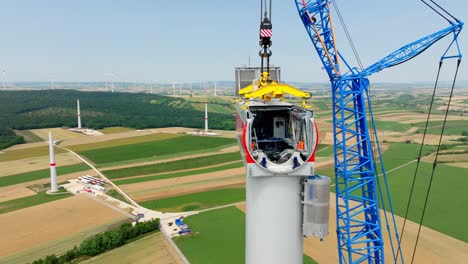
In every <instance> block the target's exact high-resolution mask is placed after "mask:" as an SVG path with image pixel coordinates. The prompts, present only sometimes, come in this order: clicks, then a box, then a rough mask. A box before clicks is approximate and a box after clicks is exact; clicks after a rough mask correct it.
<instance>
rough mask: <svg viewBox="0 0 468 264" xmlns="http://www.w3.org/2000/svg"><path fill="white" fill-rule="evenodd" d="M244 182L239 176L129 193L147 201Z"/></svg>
mask: <svg viewBox="0 0 468 264" xmlns="http://www.w3.org/2000/svg"><path fill="white" fill-rule="evenodd" d="M244 184H245V178H244V177H239V178H238V179H232V180H226V181H222V182H214V183H207V184H199V185H194V186H183V187H180V188H177V189H169V190H165V191H162V192H156V193H147V194H141V195H131V196H132V197H133V198H134V199H135V200H137V201H139V202H141V201H147V200H155V199H161V198H167V197H173V196H180V195H185V194H191V193H196V192H204V191H210V190H215V189H223V188H228V187H236V186H242V185H244Z"/></svg>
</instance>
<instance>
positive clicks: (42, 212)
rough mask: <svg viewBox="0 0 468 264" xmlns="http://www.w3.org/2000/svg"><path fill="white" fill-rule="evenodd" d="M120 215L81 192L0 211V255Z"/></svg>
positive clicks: (34, 245)
mask: <svg viewBox="0 0 468 264" xmlns="http://www.w3.org/2000/svg"><path fill="white" fill-rule="evenodd" d="M119 218H122V215H121V214H119V213H117V212H116V211H114V210H112V209H110V208H108V207H106V206H103V205H101V204H100V203H96V202H95V201H93V200H91V199H89V198H86V197H85V196H81V195H80V196H73V197H70V198H65V199H61V200H58V201H54V202H50V203H45V204H41V205H37V206H33V207H29V208H25V209H21V210H18V211H14V212H10V213H6V214H2V215H0V226H1V227H2V239H0V256H6V255H10V254H14V253H16V252H19V251H22V250H25V249H28V248H31V247H37V246H39V245H41V244H44V243H47V242H49V241H52V240H56V239H60V238H63V237H65V236H69V235H72V234H75V233H79V232H80V231H82V230H85V229H89V228H92V227H93V226H97V225H101V224H104V223H107V222H111V221H113V220H116V219H119Z"/></svg>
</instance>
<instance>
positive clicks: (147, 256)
mask: <svg viewBox="0 0 468 264" xmlns="http://www.w3.org/2000/svg"><path fill="white" fill-rule="evenodd" d="M80 263H81V264H91V263H92V264H108V263H121V264H146V263H154V264H179V263H182V261H180V260H179V258H178V256H177V255H176V254H175V252H174V250H173V249H172V247H171V246H170V245H169V243H168V242H167V241H165V238H164V237H163V235H162V234H161V233H155V234H150V235H148V236H145V237H144V238H141V239H138V240H137V241H134V242H131V243H129V244H127V245H124V246H122V247H119V248H117V249H114V250H111V251H109V252H106V253H104V254H101V255H99V256H96V257H94V258H91V259H88V260H85V261H83V262H80Z"/></svg>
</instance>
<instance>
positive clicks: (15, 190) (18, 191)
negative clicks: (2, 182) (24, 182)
mask: <svg viewBox="0 0 468 264" xmlns="http://www.w3.org/2000/svg"><path fill="white" fill-rule="evenodd" d="M35 194H36V193H35V192H34V191H32V190H30V189H28V188H26V187H17V186H8V187H3V188H0V203H2V202H5V201H9V200H14V199H18V198H21V197H26V196H31V195H35Z"/></svg>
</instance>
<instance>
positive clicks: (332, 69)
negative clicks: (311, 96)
mask: <svg viewBox="0 0 468 264" xmlns="http://www.w3.org/2000/svg"><path fill="white" fill-rule="evenodd" d="M421 1H422V2H423V3H424V4H426V5H428V6H429V7H430V8H431V9H433V10H434V11H435V12H436V13H438V14H439V15H440V16H442V17H443V18H444V19H445V20H447V21H448V23H449V26H447V27H446V28H444V29H442V30H440V31H437V32H435V33H433V34H430V35H428V36H426V37H424V38H421V39H419V40H417V41H414V42H412V43H410V44H408V45H405V46H403V47H401V48H399V49H397V50H396V51H394V52H393V53H391V54H389V55H388V56H386V57H385V58H383V59H381V60H380V61H378V62H376V63H374V64H372V65H371V66H369V67H367V68H364V69H358V68H356V67H352V66H351V65H350V64H348V62H347V61H346V59H345V58H344V57H343V55H342V54H341V53H340V52H339V51H338V49H337V43H336V39H335V36H334V28H333V22H332V15H331V12H330V5H331V4H334V2H333V0H308V1H307V0H295V3H296V5H297V10H298V12H299V16H300V18H301V20H302V22H303V23H304V26H305V28H306V30H307V33H308V34H309V36H310V38H311V40H312V43H313V45H314V47H315V50H316V51H317V53H318V56H319V58H320V60H321V61H322V64H323V66H324V69H325V71H326V72H327V74H328V76H329V78H330V82H331V89H332V104H333V133H334V159H335V175H336V178H335V181H336V185H335V186H336V219H337V220H336V227H337V236H338V255H339V261H340V263H362V262H367V263H384V261H385V260H384V247H383V235H382V233H383V232H382V228H381V219H380V214H379V206H380V207H381V208H382V209H383V210H387V211H390V212H392V217H393V209H392V204H391V201H390V197H389V196H388V197H387V198H388V200H389V203H388V206H389V208H385V203H384V202H383V199H384V198H383V193H384V192H385V193H386V194H388V188H387V181H386V177H385V169H384V168H383V161H382V158H381V151H380V146H379V144H378V138H377V133H376V129H375V127H374V126H373V116H372V107H371V102H370V97H369V80H368V78H367V77H369V76H370V75H372V74H373V73H376V72H379V71H381V70H383V69H386V68H389V67H393V66H396V65H398V64H401V63H404V62H406V61H408V60H411V59H413V58H414V57H416V56H418V55H419V54H421V53H422V52H424V51H425V50H426V49H427V48H429V47H430V46H431V45H432V44H434V43H435V42H437V41H439V40H441V39H442V38H444V37H447V36H451V37H452V41H451V42H450V45H449V46H448V48H447V50H446V51H445V53H444V54H443V55H442V57H441V62H442V61H443V60H446V59H452V58H454V59H458V63H460V61H461V57H462V55H461V52H460V49H459V45H458V35H459V33H460V31H461V30H462V28H463V22H461V21H460V20H458V19H456V18H455V17H453V16H452V15H451V14H450V13H448V12H447V11H446V10H444V9H443V8H442V7H441V6H439V5H438V4H437V3H435V2H434V1H432V0H429V1H430V3H428V2H426V1H424V0H421ZM452 50H454V53H450V52H453V51H452ZM372 134H375V137H376V138H375V144H376V147H375V148H373V140H371V135H372ZM376 157H377V158H376ZM376 159H377V160H379V161H380V164H381V165H380V166H381V168H380V169H381V170H382V173H383V175H384V177H383V178H382V180H380V179H379V177H377V165H376ZM380 181H383V183H382V187H380ZM382 188H385V189H382ZM379 197H380V198H379ZM385 217H387V216H386V214H385ZM385 220H386V222H387V224H386V227H387V230H388V232H389V235H391V234H390V226H389V222H390V221H389V219H385ZM390 220H393V229H394V230H395V234H393V235H395V237H396V239H395V240H396V241H397V243H396V245H392V247H391V248H392V253H393V257H394V260H395V262H396V261H397V259H398V258H397V256H396V255H397V254H398V253H396V252H397V251H400V248H399V245H400V243H399V241H400V238H399V237H398V232H396V230H397V228H396V224H395V222H394V218H393V219H390ZM390 241H392V239H391V240H390ZM401 262H403V258H401Z"/></svg>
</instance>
